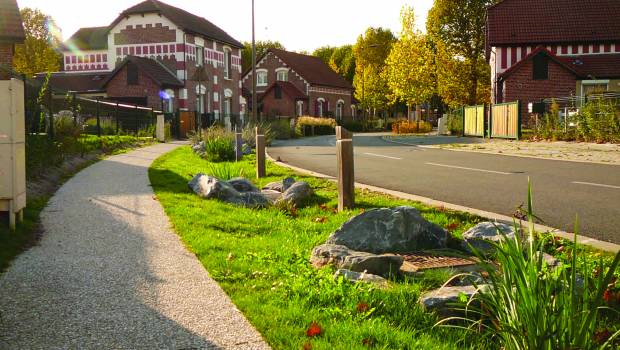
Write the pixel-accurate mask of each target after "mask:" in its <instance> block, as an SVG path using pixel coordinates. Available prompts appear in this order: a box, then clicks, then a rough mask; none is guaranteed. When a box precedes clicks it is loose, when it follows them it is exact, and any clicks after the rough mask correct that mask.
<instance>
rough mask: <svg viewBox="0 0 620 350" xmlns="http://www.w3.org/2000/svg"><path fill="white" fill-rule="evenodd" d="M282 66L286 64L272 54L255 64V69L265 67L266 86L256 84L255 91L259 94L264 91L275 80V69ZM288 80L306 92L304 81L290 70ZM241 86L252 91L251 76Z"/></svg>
mask: <svg viewBox="0 0 620 350" xmlns="http://www.w3.org/2000/svg"><path fill="white" fill-rule="evenodd" d="M282 67H286V65H284V63H282V62H280V60H279V59H278V58H277V57H275V56H274V55H269V56H268V57H267V58H265V59H264V60H263V61H262V62H260V63H259V64H258V65H257V66H256V69H267V86H257V87H256V91H257V93H259V94H260V93H262V92H264V91H265V90H267V88H268V87H269V86H270V85H271V84H272V83H273V82H274V81H276V69H277V68H282ZM250 74H251V73H250ZM288 81H289V82H290V83H292V84H293V85H295V86H296V87H297V88H298V89H299V91H301V92H303V93H304V94H305V93H306V83H305V82H304V81H303V79H301V78H299V77H298V76H297V75H296V74H295V73H293V72H292V71H289V73H288ZM243 87H245V88H246V89H248V91H252V77H251V76H250V77H249V78H248V79H246V80H245V81H244V82H243Z"/></svg>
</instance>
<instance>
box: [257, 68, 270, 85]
mask: <svg viewBox="0 0 620 350" xmlns="http://www.w3.org/2000/svg"><path fill="white" fill-rule="evenodd" d="M267 83H268V81H267V72H266V71H260V72H256V86H267Z"/></svg>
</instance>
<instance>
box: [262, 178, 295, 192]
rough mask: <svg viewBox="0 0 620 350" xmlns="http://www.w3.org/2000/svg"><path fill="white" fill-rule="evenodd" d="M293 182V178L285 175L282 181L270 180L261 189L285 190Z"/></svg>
mask: <svg viewBox="0 0 620 350" xmlns="http://www.w3.org/2000/svg"><path fill="white" fill-rule="evenodd" d="M294 183H295V179H293V178H292V177H287V178H285V179H284V180H282V181H276V182H271V183H268V184H267V185H265V187H263V190H272V191H278V192H285V191H286V190H288V189H289V188H290V187H291V186H293V184H294Z"/></svg>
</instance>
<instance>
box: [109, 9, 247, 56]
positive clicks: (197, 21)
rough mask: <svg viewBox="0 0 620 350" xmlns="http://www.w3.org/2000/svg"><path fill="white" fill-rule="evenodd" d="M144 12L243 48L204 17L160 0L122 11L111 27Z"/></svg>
mask: <svg viewBox="0 0 620 350" xmlns="http://www.w3.org/2000/svg"><path fill="white" fill-rule="evenodd" d="M143 13H158V14H161V15H162V16H164V17H166V18H168V19H169V20H170V21H172V22H173V23H174V24H176V25H177V26H178V27H179V28H182V29H183V30H185V31H186V32H190V33H194V34H199V35H202V36H205V37H207V38H210V39H213V40H216V41H220V42H224V43H226V44H229V45H232V46H234V47H237V48H243V44H241V43H240V42H239V41H237V40H235V39H234V38H233V37H231V36H230V35H228V33H226V32H225V31H224V30H222V29H221V28H219V27H218V26H216V25H215V24H213V23H211V22H209V21H208V20H206V19H205V18H203V17H199V16H196V15H194V14H192V13H189V12H187V11H185V10H182V9H180V8H177V7H174V6H171V5H168V4H166V3H163V2H161V1H158V0H145V1H143V2H141V3H139V4H137V5H135V6H132V7H130V8H128V9H126V10H125V11H123V12H121V14H120V15H119V16H118V18H117V19H116V20H115V21H114V22H113V23H112V25H111V26H110V27H113V26H115V25H116V24H117V23H118V22H120V21H121V20H122V19H123V18H124V17H127V16H129V15H137V14H143Z"/></svg>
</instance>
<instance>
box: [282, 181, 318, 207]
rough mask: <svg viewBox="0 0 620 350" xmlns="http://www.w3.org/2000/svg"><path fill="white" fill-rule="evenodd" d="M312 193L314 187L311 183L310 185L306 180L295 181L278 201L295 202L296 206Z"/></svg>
mask: <svg viewBox="0 0 620 350" xmlns="http://www.w3.org/2000/svg"><path fill="white" fill-rule="evenodd" d="M312 194H314V191H313V190H312V187H310V185H308V183H307V182H305V181H299V182H295V183H294V184H292V185H291V187H289V188H288V189H287V190H286V191H284V194H283V195H282V198H280V199H279V200H278V201H279V202H280V201H282V202H288V203H294V204H295V205H296V206H300V205H302V204H303V203H304V202H305V201H306V200H307V199H308V198H310V197H312Z"/></svg>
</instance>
